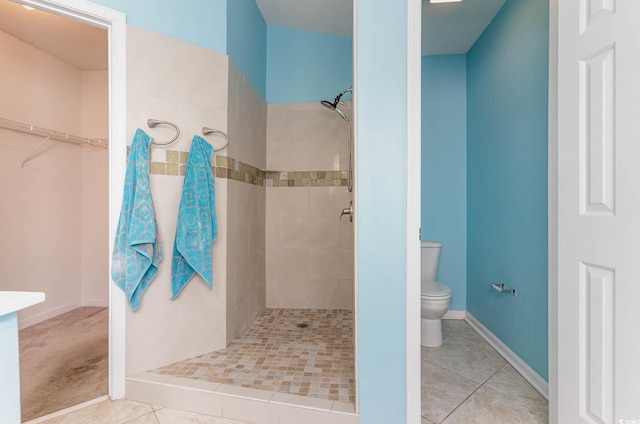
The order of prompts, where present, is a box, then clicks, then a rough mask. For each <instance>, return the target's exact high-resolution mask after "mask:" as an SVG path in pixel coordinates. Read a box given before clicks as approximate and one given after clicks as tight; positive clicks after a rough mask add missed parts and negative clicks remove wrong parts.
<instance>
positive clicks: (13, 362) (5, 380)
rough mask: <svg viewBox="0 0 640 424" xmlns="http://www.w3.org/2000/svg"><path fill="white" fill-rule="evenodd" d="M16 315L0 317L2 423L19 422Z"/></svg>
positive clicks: (0, 400)
mask: <svg viewBox="0 0 640 424" xmlns="http://www.w3.org/2000/svg"><path fill="white" fill-rule="evenodd" d="M18 347H19V343H18V313H17V312H12V313H10V314H6V315H0V364H1V365H0V367H2V371H1V372H0V414H2V422H3V423H19V422H21V421H20V362H19V354H18Z"/></svg>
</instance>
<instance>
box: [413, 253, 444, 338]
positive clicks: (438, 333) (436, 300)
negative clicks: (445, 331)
mask: <svg viewBox="0 0 640 424" xmlns="http://www.w3.org/2000/svg"><path fill="white" fill-rule="evenodd" d="M441 248H442V243H440V242H437V241H423V242H422V249H421V255H420V290H421V292H420V316H421V318H422V319H421V322H420V331H421V334H422V337H421V344H422V346H425V347H439V346H442V317H443V316H444V314H445V313H446V312H447V311H448V310H449V306H451V289H450V288H449V287H447V286H446V285H445V284H442V283H441V282H439V281H436V275H437V274H438V261H439V260H440V249H441Z"/></svg>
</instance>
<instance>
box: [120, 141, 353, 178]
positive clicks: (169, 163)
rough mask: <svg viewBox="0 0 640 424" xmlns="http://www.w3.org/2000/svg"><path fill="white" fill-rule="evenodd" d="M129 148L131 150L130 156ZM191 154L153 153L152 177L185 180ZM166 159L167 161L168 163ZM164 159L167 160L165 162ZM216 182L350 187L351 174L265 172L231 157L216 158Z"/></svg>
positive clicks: (214, 169) (335, 172) (333, 172)
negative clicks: (221, 179)
mask: <svg viewBox="0 0 640 424" xmlns="http://www.w3.org/2000/svg"><path fill="white" fill-rule="evenodd" d="M128 154H129V147H127V155H128ZM188 157H189V152H180V151H177V150H161V149H157V150H156V149H152V154H151V164H150V172H151V174H152V175H171V176H179V175H181V176H184V173H185V170H186V166H187V158H188ZM165 158H166V159H165ZM162 159H165V160H164V161H163V160H162ZM213 173H214V175H215V176H216V178H226V179H229V180H233V181H238V182H241V183H247V184H253V185H257V186H261V187H346V185H347V171H263V170H261V169H258V168H256V167H255V166H251V165H249V164H247V163H244V162H241V161H239V160H237V159H234V158H232V157H228V156H216V157H215V164H214V166H213Z"/></svg>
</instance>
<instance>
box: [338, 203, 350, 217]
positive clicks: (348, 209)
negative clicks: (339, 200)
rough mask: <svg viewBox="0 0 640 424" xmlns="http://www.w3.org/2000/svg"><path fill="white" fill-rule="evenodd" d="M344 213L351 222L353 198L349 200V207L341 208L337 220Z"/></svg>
mask: <svg viewBox="0 0 640 424" xmlns="http://www.w3.org/2000/svg"><path fill="white" fill-rule="evenodd" d="M344 215H349V221H350V222H353V200H352V201H350V202H349V207H348V208H344V209H342V213H341V214H340V218H339V219H338V220H339V221H342V217H343V216H344Z"/></svg>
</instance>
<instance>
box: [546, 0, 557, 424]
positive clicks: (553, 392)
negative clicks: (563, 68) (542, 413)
mask: <svg viewBox="0 0 640 424" xmlns="http://www.w3.org/2000/svg"><path fill="white" fill-rule="evenodd" d="M548 102H549V103H548V105H549V106H548V109H549V111H548V120H549V122H548V126H549V133H548V147H547V149H548V151H547V154H548V159H547V162H548V165H547V168H548V169H547V172H548V177H547V179H548V181H547V184H548V189H547V191H548V200H547V202H548V206H547V208H548V218H547V219H548V223H547V225H548V236H547V237H548V241H547V243H548V248H547V249H548V262H549V264H548V294H547V296H548V306H547V309H548V330H547V331H548V335H547V337H548V349H549V356H548V358H549V359H548V361H549V423H550V424H557V423H558V312H559V310H558V0H549V99H548Z"/></svg>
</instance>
